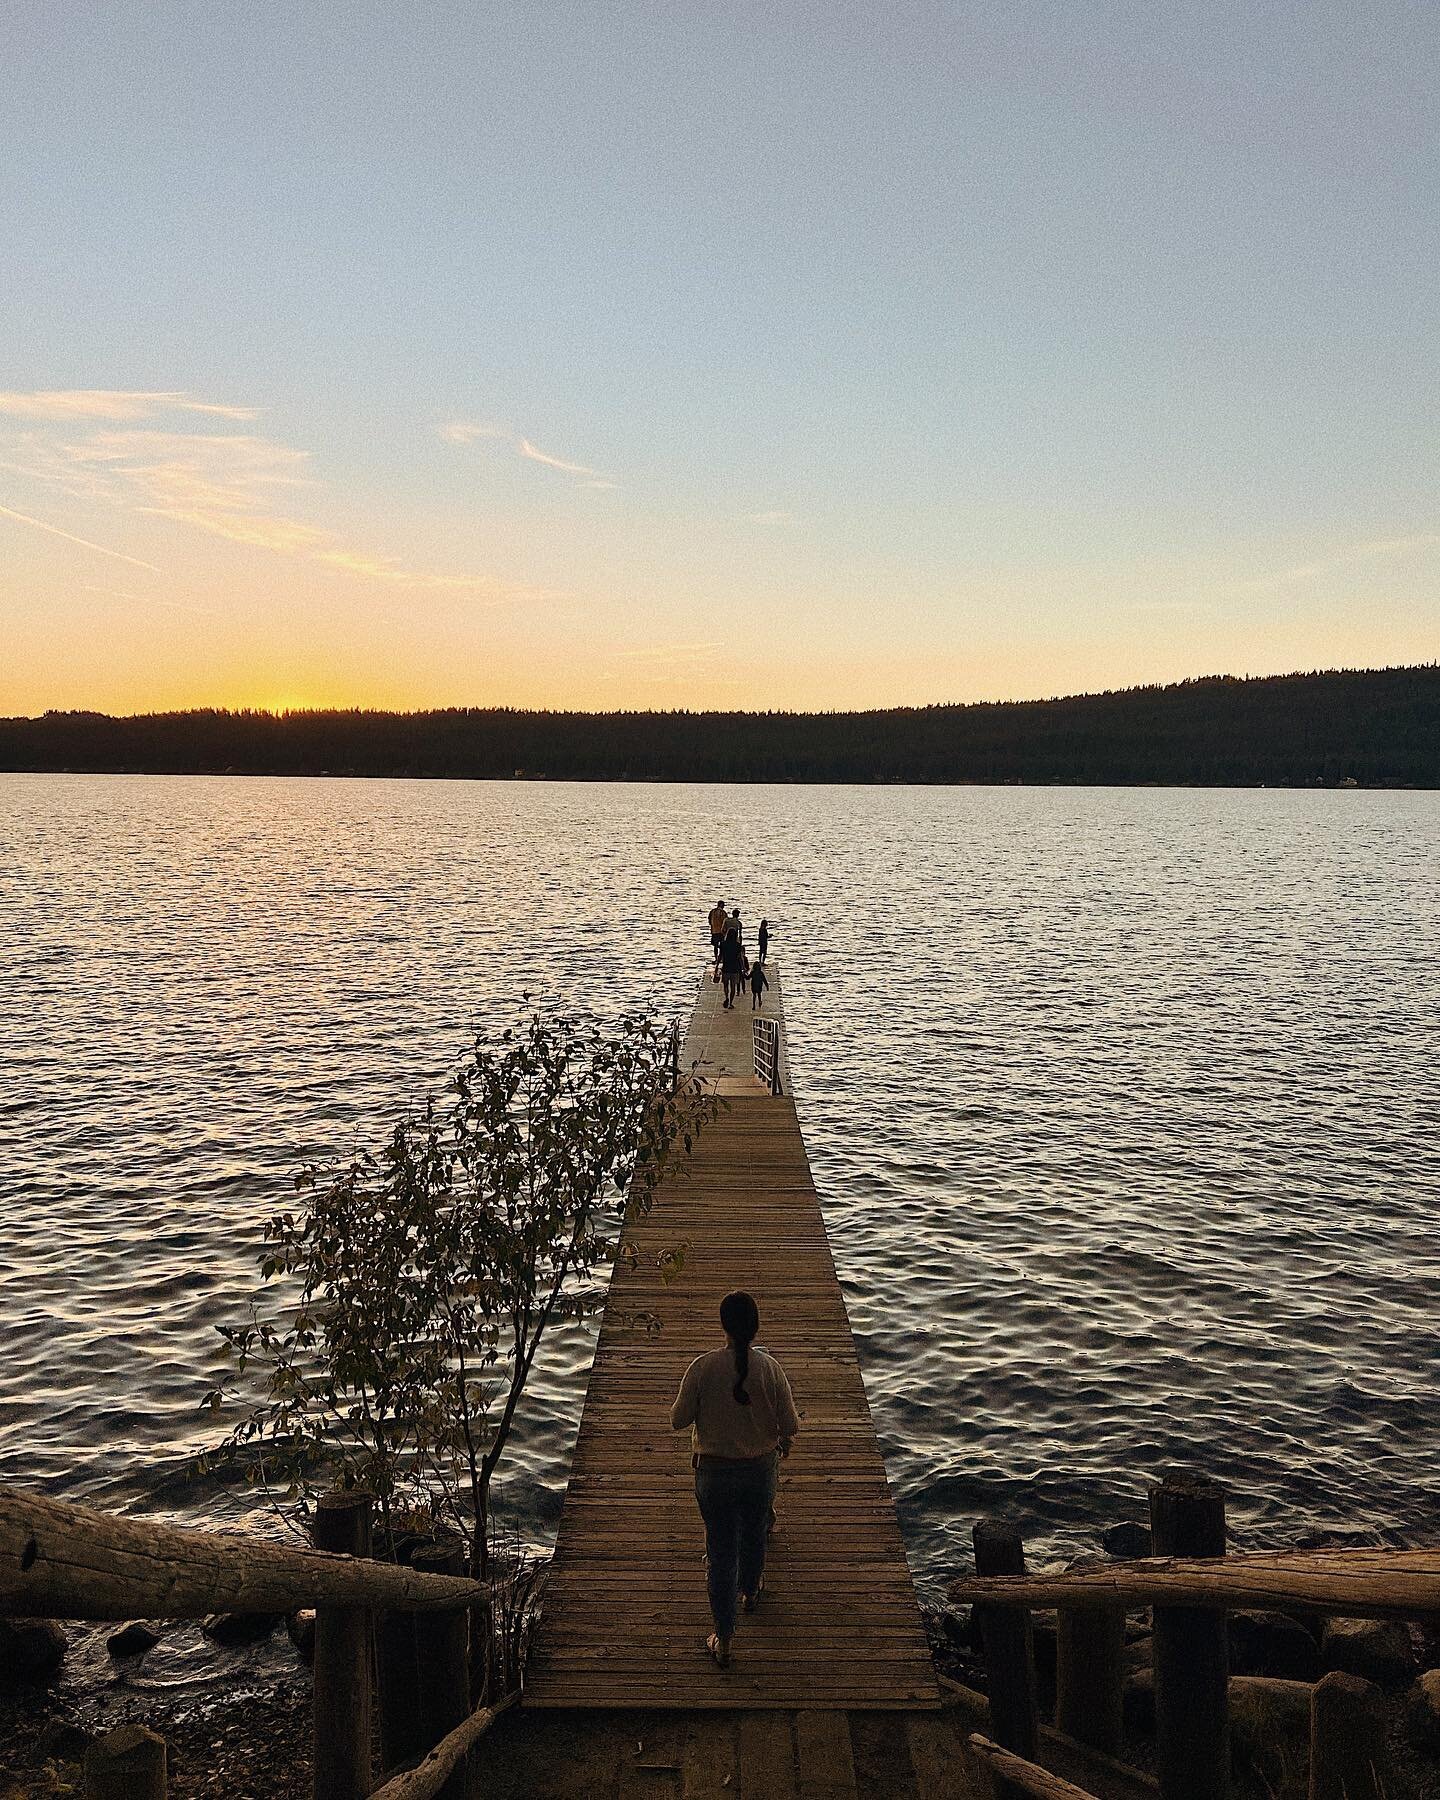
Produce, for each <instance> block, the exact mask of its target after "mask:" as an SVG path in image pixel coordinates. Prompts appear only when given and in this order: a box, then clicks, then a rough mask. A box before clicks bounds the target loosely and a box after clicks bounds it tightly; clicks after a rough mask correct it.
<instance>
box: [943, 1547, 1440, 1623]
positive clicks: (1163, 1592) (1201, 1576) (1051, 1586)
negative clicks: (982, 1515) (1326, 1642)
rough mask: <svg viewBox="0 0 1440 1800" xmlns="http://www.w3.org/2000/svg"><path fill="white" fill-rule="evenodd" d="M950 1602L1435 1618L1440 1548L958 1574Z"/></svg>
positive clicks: (1254, 1554)
mask: <svg viewBox="0 0 1440 1800" xmlns="http://www.w3.org/2000/svg"><path fill="white" fill-rule="evenodd" d="M949 1594H950V1598H951V1599H952V1600H955V1601H958V1602H961V1603H964V1604H971V1605H975V1604H981V1603H983V1604H985V1605H987V1606H1021V1607H1048V1606H1121V1607H1124V1608H1127V1609H1128V1610H1130V1611H1137V1610H1139V1609H1140V1608H1141V1607H1145V1606H1164V1605H1166V1604H1169V1605H1179V1606H1214V1607H1222V1608H1225V1609H1239V1608H1242V1607H1243V1608H1257V1609H1260V1610H1276V1611H1282V1612H1284V1611H1289V1612H1293V1611H1295V1610H1297V1609H1299V1610H1300V1611H1302V1612H1303V1611H1311V1612H1322V1613H1331V1614H1335V1615H1338V1616H1339V1617H1342V1618H1347V1619H1415V1618H1422V1617H1424V1616H1425V1615H1426V1614H1429V1613H1440V1550H1280V1551H1260V1550H1255V1551H1248V1552H1246V1553H1245V1554H1243V1555H1239V1556H1227V1557H1225V1558H1224V1559H1223V1560H1222V1559H1220V1558H1216V1559H1215V1560H1213V1561H1211V1560H1209V1559H1208V1558H1202V1557H1193V1558H1191V1557H1171V1558H1165V1557H1146V1558H1144V1559H1143V1560H1141V1561H1137V1562H1123V1563H1115V1564H1114V1565H1112V1566H1111V1567H1110V1568H1105V1569H1076V1570H1073V1571H1072V1572H1070V1573H1068V1574H1063V1575H1016V1576H995V1577H992V1578H991V1579H989V1580H984V1579H981V1578H980V1577H978V1576H974V1575H962V1576H961V1577H960V1579H959V1580H958V1581H954V1582H952V1583H951V1584H950V1588H949Z"/></svg>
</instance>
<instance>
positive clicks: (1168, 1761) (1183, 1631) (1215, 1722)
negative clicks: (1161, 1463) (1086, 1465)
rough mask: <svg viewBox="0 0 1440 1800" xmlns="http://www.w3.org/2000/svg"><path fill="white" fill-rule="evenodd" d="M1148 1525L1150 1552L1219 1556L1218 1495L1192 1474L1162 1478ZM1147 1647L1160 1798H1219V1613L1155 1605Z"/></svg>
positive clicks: (1223, 1729)
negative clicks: (1150, 1659) (1152, 1671)
mask: <svg viewBox="0 0 1440 1800" xmlns="http://www.w3.org/2000/svg"><path fill="white" fill-rule="evenodd" d="M1150 1529H1151V1533H1152V1535H1153V1538H1154V1545H1155V1554H1156V1555H1157V1556H1194V1557H1216V1556H1223V1555H1224V1554H1225V1496H1224V1493H1223V1492H1222V1491H1221V1489H1220V1488H1219V1487H1217V1486H1216V1485H1215V1483H1214V1482H1211V1481H1207V1480H1205V1479H1204V1478H1203V1477H1200V1476H1192V1475H1184V1474H1170V1475H1167V1476H1166V1477H1165V1479H1164V1480H1163V1481H1161V1482H1160V1483H1158V1484H1157V1485H1156V1486H1155V1487H1152V1488H1151V1490H1150ZM1153 1648H1154V1659H1155V1733H1156V1764H1157V1773H1158V1775H1159V1780H1160V1793H1161V1800H1226V1796H1227V1795H1228V1794H1229V1791H1230V1718H1229V1698H1228V1684H1229V1675H1230V1667H1229V1650H1228V1646H1227V1641H1226V1627H1225V1614H1224V1613H1223V1612H1222V1611H1219V1610H1216V1609H1206V1608H1204V1607H1195V1606H1157V1607H1156V1608H1155V1612H1154V1637H1153Z"/></svg>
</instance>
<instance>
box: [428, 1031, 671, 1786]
mask: <svg viewBox="0 0 1440 1800" xmlns="http://www.w3.org/2000/svg"><path fill="white" fill-rule="evenodd" d="M677 1041H678V1040H677ZM410 1560H411V1566H412V1567H414V1568H416V1569H419V1570H420V1571H421V1573H422V1574H425V1575H463V1574H464V1573H465V1552H464V1550H463V1549H462V1548H461V1546H460V1545H459V1544H453V1543H452V1544H426V1545H424V1546H423V1547H422V1548H421V1549H419V1550H417V1551H416V1552H415V1554H414V1556H413V1557H412V1558H411V1559H410ZM414 1618H415V1623H416V1652H417V1662H418V1666H419V1674H420V1692H421V1697H422V1704H423V1716H424V1725H425V1742H424V1744H423V1745H422V1746H421V1748H422V1750H424V1751H425V1753H426V1754H428V1753H429V1752H430V1751H431V1750H433V1749H434V1748H435V1746H436V1745H437V1744H438V1743H439V1742H440V1740H441V1738H444V1737H448V1736H449V1735H450V1733H451V1732H452V1731H453V1730H454V1729H455V1727H456V1726H457V1725H463V1724H464V1723H465V1721H466V1719H468V1718H469V1717H470V1615H469V1613H468V1612H460V1611H457V1612H443V1613H416V1614H415V1615H414ZM468 1767H469V1758H468V1757H462V1758H461V1759H460V1762H459V1764H458V1766H457V1767H456V1768H455V1770H454V1771H453V1773H452V1774H451V1775H450V1776H449V1778H448V1779H447V1780H446V1782H445V1785H444V1787H442V1788H441V1789H440V1791H439V1795H438V1800H464V1797H465V1783H466V1771H467V1769H468Z"/></svg>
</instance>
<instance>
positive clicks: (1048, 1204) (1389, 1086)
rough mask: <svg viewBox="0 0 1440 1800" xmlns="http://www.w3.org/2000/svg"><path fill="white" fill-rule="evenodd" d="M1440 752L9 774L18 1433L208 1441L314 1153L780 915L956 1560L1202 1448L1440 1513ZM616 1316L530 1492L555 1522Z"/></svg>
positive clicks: (552, 1395)
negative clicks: (1089, 774)
mask: <svg viewBox="0 0 1440 1800" xmlns="http://www.w3.org/2000/svg"><path fill="white" fill-rule="evenodd" d="M1437 869H1440V795H1437V794H1433V793H1370V792H1331V791H1326V792H1290V791H1286V792H1274V791H1272V792H1260V791H1214V790H1155V789H1080V788H1046V789H1018V788H959V789H955V788H841V787H789V786H787V787H734V786H732V787H706V786H640V785H633V786H632V785H628V784H619V783H617V784H607V785H598V784H597V785H582V784H560V783H555V784H549V783H539V782H504V783H459V782H438V781H436V782H423V781H414V782H411V781H370V782H366V781H350V782H347V781H339V780H336V781H329V780H316V781H306V780H256V779H244V778H233V779H232V778H174V779H170V778H161V777H147V776H136V777H129V776H112V777H102V776H65V775H44V776H0V920H3V932H0V1043H3V1064H0V1178H3V1183H4V1188H3V1214H0V1217H3V1237H0V1331H3V1339H0V1341H3V1345H4V1355H3V1359H0V1477H3V1478H5V1479H14V1480H21V1481H26V1482H30V1483H34V1484H35V1485H37V1486H39V1487H41V1488H43V1489H44V1490H46V1491H47V1492H50V1493H53V1494H57V1495H63V1496H71V1497H75V1498H80V1497H85V1498H92V1499H96V1500H98V1501H99V1502H101V1503H103V1504H105V1505H107V1506H112V1507H122V1506H123V1507H131V1508H137V1509H150V1510H160V1511H164V1512H166V1513H168V1514H171V1515H173V1516H176V1517H181V1518H197V1517H198V1518H200V1519H213V1520H224V1521H226V1522H233V1521H235V1520H236V1519H240V1518H245V1517H247V1516H254V1517H255V1519H256V1522H257V1523H259V1522H261V1515H260V1514H259V1513H257V1512H255V1510H254V1509H255V1508H256V1506H257V1501H256V1497H255V1495H254V1494H253V1492H251V1491H249V1490H237V1489H236V1488H235V1487H234V1486H233V1485H227V1484H224V1483H217V1482H213V1481H212V1482H208V1483H206V1484H204V1485H201V1486H198V1487H196V1486H188V1485H186V1483H185V1482H184V1480H183V1475H184V1471H185V1468H186V1465H187V1462H188V1461H189V1459H190V1458H191V1457H193V1455H194V1454H195V1452H196V1451H197V1450H199V1449H201V1448H202V1447H203V1446H204V1445H205V1444H207V1443H208V1442H212V1441H213V1440H214V1437H215V1434H216V1427H215V1423H214V1421H213V1420H212V1419H211V1418H210V1417H209V1416H208V1415H202V1414H201V1412H200V1411H199V1401H200V1398H201V1396H202V1395H203V1393H204V1392H205V1391H206V1389H207V1388H208V1387H209V1386H210V1385H212V1384H213V1382H214V1380H215V1379H216V1378H217V1376H218V1375H219V1374H220V1373H221V1372H222V1371H223V1368H224V1364H223V1360H222V1359H221V1358H220V1357H219V1355H218V1348H219V1340H218V1338H217V1336H216V1334H215V1331H214V1327H215V1325H216V1324H218V1323H224V1322H237V1321H239V1320H240V1319H241V1318H243V1316H244V1314H245V1312H246V1309H247V1307H248V1304H249V1302H250V1299H251V1297H252V1295H253V1294H254V1293H255V1291H256V1286H257V1277H256V1252H257V1247H258V1243H259V1236H260V1230H261V1226H262V1223H263V1221H264V1219H265V1217H266V1216H267V1214H268V1213H269V1212H270V1211H271V1210H273V1209H275V1208H277V1207H279V1206H281V1205H283V1204H285V1203H286V1202H287V1198H288V1196H289V1195H290V1194H291V1192H292V1188H291V1177H292V1175H293V1172H294V1171H295V1169H296V1167H297V1166H298V1165H299V1164H300V1163H302V1162H304V1161H306V1160H309V1159H313V1158H328V1157H331V1156H338V1155H344V1154H346V1153H348V1152H349V1151H350V1150H351V1149H352V1148H353V1147H354V1146H356V1145H357V1144H374V1143H376V1142H377V1140H378V1137H379V1135H380V1134H381V1132H382V1131H383V1129H384V1126H385V1122H386V1120H387V1119H388V1118H390V1117H391V1116H392V1115H393V1114H394V1113H395V1111H396V1110H397V1109H399V1108H401V1107H403V1106H404V1105H405V1104H406V1103H407V1102H409V1101H412V1100H414V1099H415V1098H417V1097H419V1096H422V1095H423V1094H424V1093H425V1091H426V1090H427V1089H433V1088H438V1086H439V1085H440V1084H441V1083H442V1082H443V1081H444V1079H445V1076H446V1073H447V1071H448V1069H449V1068H450V1066H451V1065H452V1063H453V1062H454V1060H455V1059H456V1057H457V1056H458V1055H459V1053H460V1052H461V1051H462V1049H463V1048H464V1047H465V1045H466V1043H467V1041H468V1037H469V1034H470V1032H471V1028H472V1026H473V1024H474V1023H475V1022H476V1021H484V1022H494V1021H496V1020H503V1019H506V1018H508V1017H511V1016H513V1015H514V1014H515V1013H516V1011H517V1009H518V1007H519V1005H520V1003H521V996H522V995H523V994H524V993H526V992H529V993H531V994H533V995H535V996H536V997H537V998H542V999H547V1000H556V1001H559V1002H563V1003H578V1004H584V1005H586V1006H588V1007H591V1008H593V1009H597V1010H599V1011H600V1012H602V1013H613V1014H618V1013H619V1012H620V1011H621V1010H623V1009H624V1008H626V1007H628V1006H632V1005H633V1004H635V1003H636V1002H638V1001H643V1000H650V1001H653V1002H654V1003H655V1004H656V1005H658V1006H660V1007H662V1008H664V1009H665V1010H666V1011H667V1012H684V1011H686V1010H687V1009H688V1005H689V1001H690V997H691V994H692V992H693V984H694V980H695V977H696V974H697V973H698V969H699V966H700V961H701V959H702V957H703V956H704V955H705V954H706V952H707V951H708V939H707V937H706V935H705V929H706V928H705V914H706V912H707V910H708V908H709V906H710V904H711V903H712V902H713V901H714V900H715V898H716V897H717V896H722V897H723V898H725V899H726V900H738V901H739V902H740V904H741V906H742V908H743V910H744V912H745V915H746V918H747V920H748V921H749V922H750V923H751V925H753V924H755V923H756V922H758V920H759V918H760V916H761V914H766V915H768V917H769V919H770V921H771V925H772V932H773V937H772V954H773V955H774V956H775V957H776V958H777V959H778V960H781V962H782V966H783V968H784V972H785V989H786V1009H787V1014H788V1024H789V1031H790V1038H789V1056H790V1064H791V1070H792V1077H793V1081H794V1086H795V1089H796V1095H797V1101H798V1105H799V1109H800V1115H801V1120H802V1123H803V1125H804V1128H805V1134H806V1139H807V1142H808V1145H809V1149H810V1154H811V1159H812V1162H813V1166H814V1171H815V1176H816V1181H817V1184H818V1186H819V1189H820V1192H821V1195H822V1199H823V1201H824V1205H825V1210H826V1216H827V1220H828V1223H829V1228H830V1233H831V1238H832V1243H833V1247H834V1253H835V1260H836V1264H837V1266H838V1268H839V1271H840V1275H841V1278H842V1282H843V1284H844V1290H845V1296H846V1300H847V1304H848V1306H849V1308H850V1315H851V1320H852V1323H853V1325H854V1328H855V1335H856V1340H857V1344H858V1347H859V1352H860V1357H861V1361H862V1365H863V1368H864V1372H865V1378H866V1383H867V1387H868V1389H869V1393H870V1399H871V1406H872V1410H873V1412H874V1416H875V1422H876V1425H877V1427H878V1429H879V1432H880V1436H881V1442H882V1447H883V1449H884V1452H885V1456H886V1461H887V1464H888V1467H889V1472H890V1479H891V1483H892V1486H893V1488H894V1491H895V1494H896V1497H897V1500H898V1502H899V1506H900V1514H901V1522H902V1525H903V1528H904V1531H905V1536H906V1541H907V1545H908V1548H909V1552H910V1557H911V1562H912V1566H913V1568H914V1570H915V1573H916V1575H917V1577H918V1578H919V1579H920V1581H921V1583H922V1586H924V1587H927V1588H931V1589H933V1588H934V1587H935V1586H937V1585H938V1584H939V1582H940V1581H941V1580H942V1579H943V1577H944V1576H946V1575H947V1574H948V1573H952V1572H955V1571H957V1570H958V1569H959V1568H960V1567H961V1566H962V1565H963V1564H964V1562H965V1560H966V1556H967V1553H968V1541H969V1528H970V1523H971V1521H972V1520H973V1519H974V1517H975V1516H976V1515H977V1514H979V1513H980V1512H983V1511H986V1510H988V1509H992V1508H995V1507H997V1506H1004V1507H1006V1508H1010V1509H1013V1510H1015V1511H1017V1512H1018V1513H1019V1514H1020V1515H1021V1516H1022V1517H1023V1518H1024V1519H1025V1521H1026V1525H1027V1531H1028V1532H1029V1534H1030V1537H1031V1541H1032V1544H1033V1558H1034V1560H1036V1561H1043V1560H1044V1559H1046V1558H1047V1557H1056V1556H1066V1555H1070V1554H1072V1553H1074V1552H1077V1551H1080V1550H1086V1549H1091V1548H1093V1547H1094V1543H1095V1534H1096V1531H1097V1529H1098V1528H1099V1527H1102V1526H1103V1525H1105V1524H1108V1523H1112V1522H1114V1521H1115V1520H1118V1519H1122V1518H1133V1517H1143V1516H1144V1491H1145V1484H1146V1482H1147V1481H1148V1480H1150V1479H1152V1478H1153V1477H1155V1476H1156V1475H1157V1474H1158V1473H1159V1472H1160V1471H1161V1470H1163V1469H1164V1468H1166V1467H1168V1466H1170V1465H1173V1464H1175V1463H1185V1464H1191V1465H1195V1466H1198V1467H1201V1468H1204V1469H1205V1470H1207V1471H1208V1472H1210V1473H1212V1474H1214V1475H1216V1476H1217V1477H1219V1478H1220V1479H1221V1480H1222V1481H1223V1482H1224V1483H1225V1484H1226V1485H1227V1487H1228V1488H1229V1491H1230V1495H1231V1499H1230V1516H1231V1520H1232V1523H1233V1525H1234V1527H1235V1530H1236V1535H1237V1539H1238V1541H1240V1542H1242V1543H1245V1544H1263V1543H1281V1542H1290V1541H1293V1540H1295V1539H1297V1538H1299V1537H1302V1536H1305V1535H1309V1534H1316V1533H1332V1534H1336V1535H1338V1536H1342V1537H1345V1538H1347V1539H1353V1540H1354V1541H1366V1542H1381V1541H1393V1540H1396V1539H1398V1538H1401V1537H1403V1536H1405V1535H1406V1534H1407V1533H1414V1532H1417V1531H1421V1530H1427V1531H1431V1532H1433V1526H1434V1519H1435V1516H1436V1511H1437V1499H1440V1493H1437V1484H1440V1475H1437V1470H1440V1406H1437V1405H1436V1404H1435V1395H1436V1391H1437V1387H1440V1341H1437V1335H1436V1332H1435V1323H1434V1320H1435V1307H1436V1301H1437V1286H1436V1282H1437V1276H1440V1252H1437V1238H1436V1228H1435V1211H1436V1201H1437V1193H1440V1183H1437V1177H1440V1109H1437V1105H1436V1079H1435V1064H1436V995H1437V982H1436V976H1437V956H1440V952H1437V944H1440V899H1437ZM590 1347H591V1338H590V1336H589V1334H588V1332H587V1331H585V1330H582V1329H580V1328H577V1327H570V1328H567V1329H566V1330H565V1331H564V1332H562V1333H560V1334H559V1335H558V1336H557V1338H556V1340H555V1341H554V1343H553V1344H552V1345H551V1347H550V1353H549V1355H548V1357H547V1358H546V1360H545V1362H544V1365H543V1367H542V1368H541V1369H540V1371H539V1376H538V1379H537V1381H536V1384H535V1387H534V1389H533V1391H532V1394H531V1396H530V1401H529V1406H528V1412H527V1418H526V1422H525V1429H524V1432H523V1434H522V1437H521V1440H520V1442H519V1444H518V1445H517V1450H516V1456H515V1461H514V1464H513V1467H512V1470H511V1474H510V1477H509V1484H508V1493H509V1497H510V1505H511V1509H512V1513H513V1516H514V1517H515V1518H517V1519H518V1520H519V1522H520V1524H521V1526H522V1528H523V1530H524V1531H525V1532H526V1533H527V1535H529V1536H530V1537H531V1538H532V1539H533V1540H534V1541H535V1542H537V1543H540V1544H543V1543H544V1542H545V1541H546V1540H547V1537H548V1534H550V1533H551V1532H552V1531H553V1527H554V1523H555V1521H556V1519H557V1518H558V1515H559V1507H560V1500H561V1496H562V1494H563V1490H564V1483H565V1473H566V1465H567V1460H568V1456H569V1452H570V1448H571V1445H572V1443H573V1439H574V1434H575V1429H576V1426H577V1423H578V1418H579V1407H580V1401H581V1397H582V1394H583V1388H584V1381H585V1373H586V1369H587V1367H588V1362H589V1356H590Z"/></svg>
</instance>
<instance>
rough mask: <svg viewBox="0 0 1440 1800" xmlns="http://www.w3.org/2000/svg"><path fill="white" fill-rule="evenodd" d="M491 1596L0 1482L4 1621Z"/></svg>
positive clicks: (454, 1583)
mask: <svg viewBox="0 0 1440 1800" xmlns="http://www.w3.org/2000/svg"><path fill="white" fill-rule="evenodd" d="M484 1597H485V1588H484V1585H483V1584H482V1583H481V1582H478V1581H465V1580H461V1579H459V1578H458V1577H456V1576H451V1575H426V1574H421V1573H419V1572H418V1571H416V1570H414V1569H406V1568H400V1567H397V1566H396V1565H395V1564H393V1563H378V1562H358V1561H356V1560H355V1559H353V1558H351V1557H348V1556H331V1555H327V1554H326V1553H325V1552H323V1551H319V1550H290V1549H287V1548H286V1547H285V1546H284V1545H282V1544H272V1543H268V1542H266V1540H265V1539H263V1538H256V1537H246V1536H243V1535H241V1534H239V1533H234V1532H219V1531H199V1530H196V1529H194V1528H193V1527H189V1526H181V1525H162V1524H157V1523H153V1522H151V1521H150V1520H144V1519H121V1518H116V1517H115V1516H114V1515H113V1514H111V1513H104V1512H99V1511H97V1510H96V1509H95V1508H93V1507H89V1506H72V1505H70V1504H69V1503H68V1502H66V1501H63V1500H49V1499H46V1498H44V1497H43V1496H41V1495H39V1494H32V1493H28V1492H26V1491H25V1490H24V1489H23V1488H17V1487H13V1486H11V1485H10V1484H8V1483H0V1616H4V1615H6V1614H8V1615H9V1616H10V1617H12V1618H32V1619H35V1618H39V1619H196V1618H203V1617H204V1616H205V1615H206V1614H207V1613H226V1612H256V1613H264V1612H273V1613H280V1612H290V1611H292V1610H293V1609H294V1608H295V1607H297V1606H314V1605H316V1604H317V1603H329V1604H330V1605H332V1606H383V1607H389V1608H391V1609H393V1610H395V1611H414V1612H432V1611H446V1610H450V1609H453V1608H456V1607H465V1606H473V1605H474V1604H475V1603H476V1602H477V1601H480V1600H482V1599H483V1598H484Z"/></svg>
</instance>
